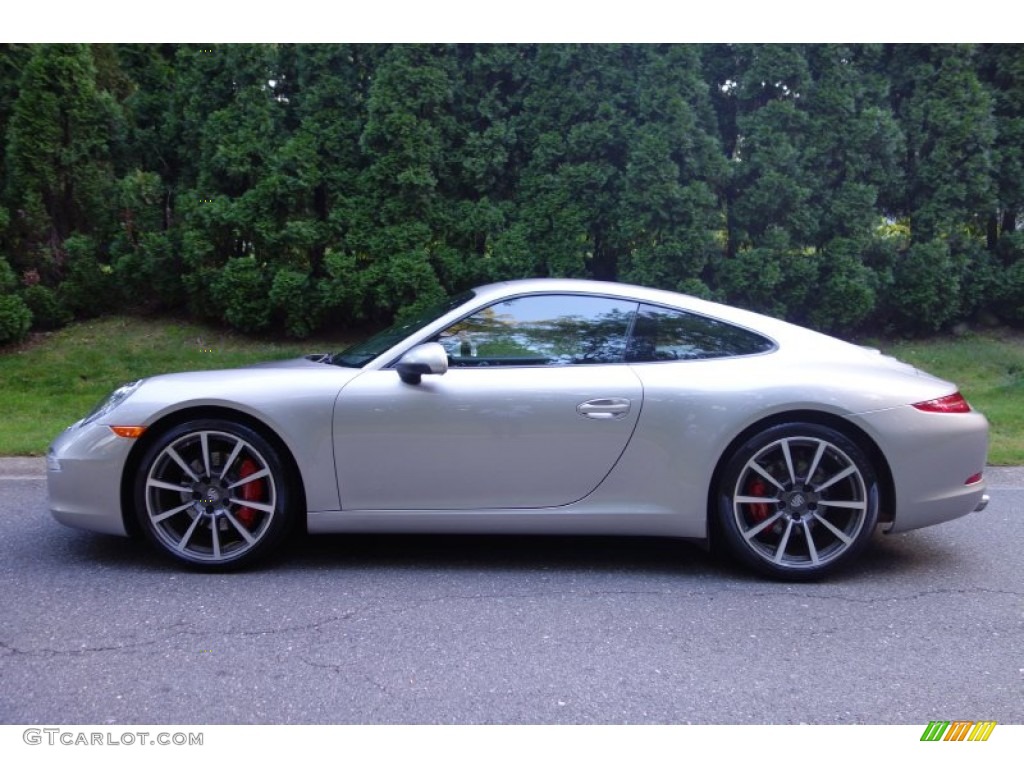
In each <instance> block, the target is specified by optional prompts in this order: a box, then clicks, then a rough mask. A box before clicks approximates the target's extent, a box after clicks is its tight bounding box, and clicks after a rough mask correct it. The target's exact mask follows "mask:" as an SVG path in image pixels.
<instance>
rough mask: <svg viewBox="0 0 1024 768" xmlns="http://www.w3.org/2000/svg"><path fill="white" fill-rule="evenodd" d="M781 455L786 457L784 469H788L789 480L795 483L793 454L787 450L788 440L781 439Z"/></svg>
mask: <svg viewBox="0 0 1024 768" xmlns="http://www.w3.org/2000/svg"><path fill="white" fill-rule="evenodd" d="M782 456H783V458H785V459H786V469H787V470H788V471H789V482H791V483H792V484H793V485H796V472H795V471H794V470H793V455H792V454H791V453H790V452H789V440H783V441H782Z"/></svg>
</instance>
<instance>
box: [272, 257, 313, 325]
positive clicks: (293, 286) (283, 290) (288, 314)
mask: <svg viewBox="0 0 1024 768" xmlns="http://www.w3.org/2000/svg"><path fill="white" fill-rule="evenodd" d="M270 304H271V306H272V307H273V310H274V316H275V318H276V319H278V320H279V321H280V322H281V323H282V324H283V326H284V331H285V333H286V334H288V335H289V336H292V337H294V338H296V339H304V338H306V337H307V336H309V334H310V333H312V332H313V331H314V330H316V328H317V327H318V325H319V323H320V306H319V304H320V302H319V294H318V293H317V292H316V291H315V290H314V289H313V285H312V280H310V278H309V276H308V275H305V274H303V273H301V272H297V271H296V270H294V269H288V268H287V267H286V268H284V269H281V270H279V271H278V273H277V274H276V275H274V281H273V283H272V284H271V286H270Z"/></svg>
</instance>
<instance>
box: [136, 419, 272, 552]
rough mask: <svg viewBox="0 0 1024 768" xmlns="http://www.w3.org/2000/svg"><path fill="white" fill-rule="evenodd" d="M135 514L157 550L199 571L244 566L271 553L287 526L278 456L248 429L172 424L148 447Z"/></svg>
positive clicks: (216, 423) (219, 423) (213, 423)
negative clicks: (199, 569)
mask: <svg viewBox="0 0 1024 768" xmlns="http://www.w3.org/2000/svg"><path fill="white" fill-rule="evenodd" d="M135 510H136V515H137V517H138V521H139V523H140V525H141V527H142V529H143V531H144V532H145V533H146V536H147V537H148V538H149V539H150V540H151V541H153V542H154V543H155V544H156V545H157V546H158V547H159V548H160V549H162V550H163V551H164V552H166V553H167V554H168V555H170V556H171V557H173V558H175V559H177V560H179V561H181V562H184V563H188V564H189V565H192V566H196V567H199V568H202V569H205V570H224V569H228V568H234V567H240V566H244V565H248V564H251V563H252V562H254V561H255V560H257V559H259V558H261V557H263V556H265V555H267V554H269V553H270V552H272V551H273V550H274V549H276V548H277V547H278V546H279V545H280V544H281V543H282V541H283V540H284V538H285V537H286V536H287V534H288V531H289V529H290V528H291V524H292V520H291V515H290V514H289V488H288V479H287V473H286V472H285V469H284V464H283V462H282V460H281V458H280V456H279V455H278V453H277V451H276V450H275V449H274V448H273V446H271V445H270V443H269V442H267V440H265V439H264V438H263V437H262V436H261V435H260V434H259V433H257V432H255V431H254V430H252V429H250V428H249V427H247V426H244V425H242V424H237V423H234V422H231V421H225V420H219V419H204V420H197V421H190V422H186V423H184V424H179V425H178V426H176V427H173V428H171V429H170V430H168V431H167V432H165V433H164V434H162V435H160V437H159V438H158V439H157V440H156V441H155V442H154V443H153V444H152V445H151V446H149V449H148V450H147V451H146V454H145V456H144V457H143V459H142V461H141V463H140V465H139V471H138V475H137V477H136V481H135Z"/></svg>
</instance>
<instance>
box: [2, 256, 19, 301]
mask: <svg viewBox="0 0 1024 768" xmlns="http://www.w3.org/2000/svg"><path fill="white" fill-rule="evenodd" d="M17 285H18V276H17V275H15V274H14V270H13V269H11V265H10V264H8V263H7V259H5V258H4V257H3V256H0V293H10V292H11V291H13V290H14V289H15V287H17Z"/></svg>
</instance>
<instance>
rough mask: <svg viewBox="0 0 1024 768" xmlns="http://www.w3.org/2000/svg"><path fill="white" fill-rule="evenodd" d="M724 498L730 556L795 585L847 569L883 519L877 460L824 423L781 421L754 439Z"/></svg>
mask: <svg viewBox="0 0 1024 768" xmlns="http://www.w3.org/2000/svg"><path fill="white" fill-rule="evenodd" d="M761 499H763V501H762V500H761ZM717 500H718V503H717V510H716V511H717V523H718V530H719V531H720V533H721V534H722V538H723V539H724V543H725V545H726V546H727V548H728V549H729V551H730V552H731V554H732V555H733V556H735V557H736V559H738V560H739V561H740V562H741V563H744V564H745V565H748V566H750V567H752V568H754V569H756V570H758V571H760V572H761V573H764V574H767V575H769V576H772V577H774V578H779V579H785V580H789V581H810V580H814V579H819V578H821V577H823V576H825V575H827V574H829V573H832V572H833V571H835V570H836V569H838V568H842V567H844V566H846V565H848V564H849V563H850V562H852V561H853V560H855V559H856V558H857V556H858V555H859V554H860V553H861V552H862V551H863V549H864V547H865V546H867V543H868V541H869V540H870V539H871V535H872V532H873V531H874V529H875V525H876V524H877V522H878V507H879V489H878V480H877V475H876V473H875V470H874V468H873V467H872V465H871V462H870V460H869V459H868V457H867V456H866V455H865V453H864V451H863V450H861V449H860V447H858V446H857V444H856V443H854V442H853V441H852V440H850V439H849V438H847V437H846V436H845V435H843V434H842V433H841V432H838V431H837V430H835V429H832V428H830V427H825V426H822V425H820V424H806V423H792V424H780V425H778V426H775V427H771V428H769V429H766V430H765V431H764V432H761V433H760V434H757V435H755V436H754V437H752V438H751V439H750V440H748V441H747V442H746V443H744V444H743V445H742V446H740V447H739V449H738V450H736V451H735V453H733V455H732V456H731V457H730V458H729V459H728V460H727V464H726V465H725V469H724V471H723V472H722V473H721V476H720V480H719V483H718V488H717Z"/></svg>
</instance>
